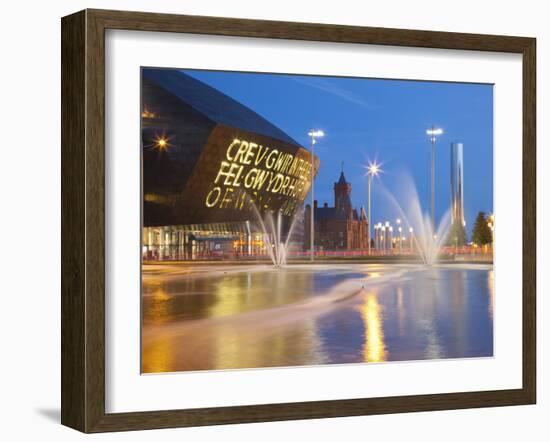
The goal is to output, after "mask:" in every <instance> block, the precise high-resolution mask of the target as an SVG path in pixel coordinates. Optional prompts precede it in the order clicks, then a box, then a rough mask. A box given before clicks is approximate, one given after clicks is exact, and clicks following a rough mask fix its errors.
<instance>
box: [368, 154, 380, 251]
mask: <svg viewBox="0 0 550 442" xmlns="http://www.w3.org/2000/svg"><path fill="white" fill-rule="evenodd" d="M381 171H382V170H381V169H380V165H379V164H376V161H375V162H374V163H370V162H369V165H368V167H367V178H368V183H369V191H368V194H369V208H368V212H369V213H368V221H367V222H368V223H369V235H368V243H369V255H370V239H371V236H370V222H371V208H370V201H371V198H370V193H371V192H370V190H371V186H372V177H373V176H378V174H379V173H380V172H381Z"/></svg>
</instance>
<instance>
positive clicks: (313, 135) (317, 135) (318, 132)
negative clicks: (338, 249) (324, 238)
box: [308, 129, 325, 261]
mask: <svg viewBox="0 0 550 442" xmlns="http://www.w3.org/2000/svg"><path fill="white" fill-rule="evenodd" d="M308 136H309V137H310V139H311V216H310V221H311V223H310V245H311V260H312V261H313V260H314V259H315V244H314V242H315V233H314V226H315V224H314V219H313V218H314V216H315V208H314V202H315V197H314V194H313V192H314V182H315V175H314V173H315V170H314V158H315V155H314V154H313V152H314V147H313V146H315V143H316V138H321V137H324V136H325V133H324V132H323V131H322V130H319V129H311V130H310V131H309V132H308Z"/></svg>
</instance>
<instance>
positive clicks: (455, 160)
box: [451, 143, 466, 226]
mask: <svg viewBox="0 0 550 442" xmlns="http://www.w3.org/2000/svg"><path fill="white" fill-rule="evenodd" d="M463 151H464V145H463V144H462V143H451V222H452V223H453V224H455V223H456V224H459V225H462V226H464V225H465V224H466V223H465V220H464V156H463Z"/></svg>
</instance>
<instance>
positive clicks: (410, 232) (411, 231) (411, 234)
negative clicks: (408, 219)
mask: <svg viewBox="0 0 550 442" xmlns="http://www.w3.org/2000/svg"><path fill="white" fill-rule="evenodd" d="M409 236H410V237H411V253H413V248H414V247H413V246H414V244H413V241H414V237H413V228H412V227H409Z"/></svg>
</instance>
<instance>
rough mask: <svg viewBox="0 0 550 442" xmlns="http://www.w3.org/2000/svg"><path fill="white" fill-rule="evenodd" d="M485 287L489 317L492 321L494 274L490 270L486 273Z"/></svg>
mask: <svg viewBox="0 0 550 442" xmlns="http://www.w3.org/2000/svg"><path fill="white" fill-rule="evenodd" d="M487 287H488V288H489V303H488V304H489V317H490V318H491V320H492V319H493V309H494V302H495V272H494V270H491V271H489V272H487Z"/></svg>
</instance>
